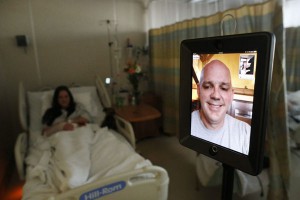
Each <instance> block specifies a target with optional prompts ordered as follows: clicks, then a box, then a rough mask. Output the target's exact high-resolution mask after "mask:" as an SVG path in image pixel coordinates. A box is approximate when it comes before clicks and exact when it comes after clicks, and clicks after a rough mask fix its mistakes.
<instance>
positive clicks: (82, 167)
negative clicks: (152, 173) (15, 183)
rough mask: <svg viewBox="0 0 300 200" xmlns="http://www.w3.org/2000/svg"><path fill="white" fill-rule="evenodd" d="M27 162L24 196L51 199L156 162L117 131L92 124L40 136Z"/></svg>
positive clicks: (24, 197)
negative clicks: (152, 161) (137, 151)
mask: <svg viewBox="0 0 300 200" xmlns="http://www.w3.org/2000/svg"><path fill="white" fill-rule="evenodd" d="M34 134H35V135H38V134H37V133H34ZM40 135H41V134H40ZM25 162H26V165H27V166H28V167H27V172H26V174H27V176H26V183H25V185H24V188H23V199H24V200H25V199H48V198H49V197H51V196H53V194H59V193H62V192H65V191H67V190H69V189H72V188H76V187H78V186H81V185H84V184H86V183H90V182H93V181H95V180H97V179H99V178H101V177H108V176H112V175H115V174H118V173H121V172H126V171H130V170H133V169H138V168H142V167H144V166H149V165H152V164H151V162H150V161H149V160H146V159H144V158H143V157H142V156H140V155H139V154H137V153H136V152H135V150H134V149H133V148H132V147H131V146H130V144H129V143H128V142H127V141H126V140H125V139H124V138H123V137H122V136H121V135H119V134H118V133H117V132H114V131H112V130H110V129H108V128H106V127H105V128H99V127H98V126H97V125H92V124H89V125H87V126H84V127H78V128H76V129H75V130H74V131H61V132H58V133H56V134H54V135H52V136H50V137H48V138H46V137H43V136H37V137H36V139H35V142H33V143H32V144H31V145H30V147H29V153H28V156H27V158H26V160H25Z"/></svg>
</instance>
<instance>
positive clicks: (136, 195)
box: [50, 166, 169, 200]
mask: <svg viewBox="0 0 300 200" xmlns="http://www.w3.org/2000/svg"><path fill="white" fill-rule="evenodd" d="M168 185H169V177H168V174H167V171H166V170H165V169H163V168H161V167H158V166H147V167H144V168H141V169H137V170H134V171H130V172H126V173H121V174H119V175H115V176H112V177H106V178H103V179H101V180H99V181H95V182H93V183H89V184H86V185H84V186H81V187H78V188H75V189H72V190H69V191H67V192H65V193H63V194H60V195H58V196H55V197H50V199H51V200H62V199H79V200H93V199H99V198H101V199H103V200H108V199H133V200H135V199H143V200H167V198H168Z"/></svg>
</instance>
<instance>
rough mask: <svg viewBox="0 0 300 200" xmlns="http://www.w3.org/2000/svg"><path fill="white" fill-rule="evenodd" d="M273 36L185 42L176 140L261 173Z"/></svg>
mask: <svg viewBox="0 0 300 200" xmlns="http://www.w3.org/2000/svg"><path fill="white" fill-rule="evenodd" d="M274 45H275V36H274V35H273V34H271V33H267V32H260V33H250V34H240V35H229V36H218V37H209V38H198V39H189V40H184V41H182V43H181V49H180V99H179V100H180V110H179V121H180V129H179V130H180V134H179V140H180V143H181V144H182V145H184V146H186V147H188V148H190V149H193V150H195V151H197V152H198V153H201V154H204V155H206V156H209V157H211V158H213V159H216V160H218V161H220V162H222V163H226V164H227V165H229V166H232V167H234V168H237V169H240V170H241V171H244V172H246V173H249V174H252V175H256V174H258V173H259V172H260V171H261V167H262V161H263V160H262V159H263V154H264V143H265V133H266V121H267V111H268V109H267V108H268V101H269V99H268V97H269V90H270V83H271V77H272V66H273V56H274Z"/></svg>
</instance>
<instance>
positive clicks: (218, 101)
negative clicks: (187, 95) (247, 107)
mask: <svg viewBox="0 0 300 200" xmlns="http://www.w3.org/2000/svg"><path fill="white" fill-rule="evenodd" d="M198 96H199V98H200V102H201V110H200V116H201V119H202V121H203V123H204V125H205V126H206V127H207V128H208V129H219V128H221V127H222V126H223V124H224V117H225V114H226V112H227V110H228V108H229V107H230V105H231V102H232V99H233V89H232V86H231V78H230V72H229V70H228V69H227V67H226V66H224V65H223V64H222V63H220V62H215V63H211V64H209V65H208V66H206V67H205V69H204V73H203V77H202V80H201V82H200V83H199V84H198Z"/></svg>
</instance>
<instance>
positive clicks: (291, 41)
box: [286, 27, 300, 91]
mask: <svg viewBox="0 0 300 200" xmlns="http://www.w3.org/2000/svg"><path fill="white" fill-rule="evenodd" d="M286 38H287V40H286V80H287V90H288V91H297V90H300V58H299V55H300V27H291V28H287V29H286Z"/></svg>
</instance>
